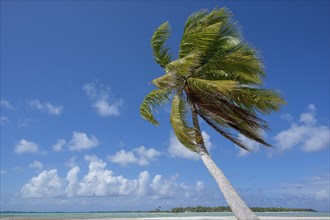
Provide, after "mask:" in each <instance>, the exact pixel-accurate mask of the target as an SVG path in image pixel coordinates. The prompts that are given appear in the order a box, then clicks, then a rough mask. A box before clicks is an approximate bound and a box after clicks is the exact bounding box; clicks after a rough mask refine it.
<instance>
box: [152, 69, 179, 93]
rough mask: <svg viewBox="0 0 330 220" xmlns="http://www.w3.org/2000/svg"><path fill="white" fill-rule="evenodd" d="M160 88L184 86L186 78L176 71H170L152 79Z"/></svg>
mask: <svg viewBox="0 0 330 220" xmlns="http://www.w3.org/2000/svg"><path fill="white" fill-rule="evenodd" d="M152 83H153V84H154V85H156V86H157V87H158V88H159V89H163V90H167V91H171V90H179V89H182V88H183V87H184V83H185V82H184V78H183V77H181V76H180V75H178V74H175V73H174V72H168V73H166V74H164V75H162V76H161V77H158V78H156V79H154V80H153V81H152Z"/></svg>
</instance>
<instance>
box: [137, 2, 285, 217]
mask: <svg viewBox="0 0 330 220" xmlns="http://www.w3.org/2000/svg"><path fill="white" fill-rule="evenodd" d="M169 34H170V26H169V23H168V22H165V23H163V24H162V25H160V26H159V27H158V28H157V29H156V31H155V32H154V34H153V36H152V39H151V45H152V48H153V56H154V58H155V61H156V62H157V63H158V64H159V65H160V66H161V67H162V68H163V69H164V72H165V73H164V75H162V76H161V77H159V78H156V79H154V80H153V81H152V83H153V84H154V85H155V86H156V87H157V89H155V90H153V91H151V92H150V93H149V94H148V95H147V96H146V97H145V98H144V100H143V103H142V105H141V108H140V114H141V116H142V117H143V118H144V119H146V120H148V121H150V122H151V123H152V124H155V125H158V121H157V120H156V119H155V118H154V116H153V113H154V112H156V111H157V108H158V107H159V106H162V105H163V104H164V103H166V102H167V101H170V100H171V101H172V107H171V116H170V122H171V125H172V127H173V129H174V133H175V135H176V137H177V138H178V140H179V141H180V142H181V143H182V144H183V145H184V146H185V147H186V148H188V149H189V150H191V151H193V152H196V153H198V154H199V155H200V157H201V159H202V161H203V162H204V164H205V166H206V168H207V169H208V171H209V172H210V173H211V175H212V176H213V177H214V179H215V181H216V182H217V184H218V186H219V188H220V189H221V191H222V192H223V194H224V197H225V199H226V201H227V202H228V204H229V206H230V207H231V209H232V211H233V212H234V214H235V216H236V218H237V219H242V220H248V219H258V217H257V216H256V215H255V214H254V213H253V212H252V211H251V210H250V209H249V208H248V207H247V205H246V204H245V202H244V201H243V200H242V199H241V198H240V196H239V195H238V193H237V192H236V191H235V190H234V188H233V187H232V185H231V184H230V183H229V181H228V180H227V178H226V177H225V176H224V174H223V172H222V171H221V170H220V169H219V168H218V166H217V165H216V164H215V163H214V161H213V160H212V158H211V156H210V154H209V153H208V151H207V149H206V147H205V144H204V140H203V137H202V135H201V129H200V126H199V120H200V118H201V119H203V120H204V121H205V122H206V123H207V124H209V125H210V126H211V127H212V128H214V129H215V130H216V131H217V132H218V133H219V134H221V135H222V136H224V137H225V138H227V139H229V140H230V141H232V142H233V143H235V144H236V145H238V146H239V147H241V148H243V149H245V150H250V148H249V146H247V145H246V144H245V143H243V142H242V141H241V140H240V139H239V138H238V136H237V133H241V134H242V135H244V136H246V137H248V138H250V139H252V140H254V141H256V142H258V143H260V144H263V145H265V146H270V144H268V143H267V142H266V141H265V140H264V139H263V137H262V135H261V134H260V133H261V131H262V130H266V129H267V128H268V126H267V123H266V122H265V121H264V120H262V119H261V118H259V117H258V115H257V114H258V113H271V112H273V111H277V110H279V108H280V106H281V104H284V101H283V100H282V98H281V97H280V95H279V93H278V92H276V91H273V90H268V89H265V88H262V86H263V81H262V80H263V77H264V76H265V72H264V68H263V64H262V61H261V59H260V57H259V56H258V55H257V52H256V50H255V49H254V48H252V47H251V46H250V45H249V44H248V43H246V42H245V41H244V40H243V39H242V37H241V35H240V33H239V31H238V30H237V27H236V25H235V23H234V22H233V21H232V15H231V13H230V12H229V11H228V9H226V8H216V9H214V10H212V11H211V12H208V11H207V10H201V11H198V12H195V13H193V14H192V15H191V16H189V18H188V19H187V21H186V23H185V26H184V31H183V36H182V38H181V42H180V49H179V53H178V58H177V59H176V60H172V56H171V54H170V53H169V48H168V47H166V45H165V43H166V40H167V39H168V37H169ZM233 131H234V132H233ZM235 131H236V132H235Z"/></svg>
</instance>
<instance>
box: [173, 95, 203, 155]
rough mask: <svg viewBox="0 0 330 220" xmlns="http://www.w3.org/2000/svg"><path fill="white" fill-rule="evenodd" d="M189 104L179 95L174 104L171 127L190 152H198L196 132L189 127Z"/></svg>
mask: <svg viewBox="0 0 330 220" xmlns="http://www.w3.org/2000/svg"><path fill="white" fill-rule="evenodd" d="M187 105H188V104H187V102H186V101H184V100H183V99H181V97H180V95H179V94H177V95H176V96H175V97H174V99H173V102H172V108H171V119H170V122H171V125H172V127H173V129H174V133H175V135H176V137H177V138H178V140H179V141H180V142H181V143H182V144H183V145H184V146H185V147H186V148H187V149H189V150H191V151H194V152H196V151H197V149H196V142H195V139H196V136H195V130H194V129H193V128H192V127H190V126H188V122H187V120H186V115H187V114H188V109H189V108H188V106H187Z"/></svg>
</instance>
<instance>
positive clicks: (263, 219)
mask: <svg viewBox="0 0 330 220" xmlns="http://www.w3.org/2000/svg"><path fill="white" fill-rule="evenodd" d="M259 218H260V220H330V217H277V216H259ZM0 219H1V220H32V219H31V218H29V219H25V218H24V219H23V218H6V217H5V218H0ZM33 220H35V219H33ZM38 220H51V219H39V218H38ZM53 220H54V219H53ZM61 220H236V218H235V217H231V216H226V217H213V216H212V217H210V216H196V217H157V218H98V219H68V218H63V219H62V218H61Z"/></svg>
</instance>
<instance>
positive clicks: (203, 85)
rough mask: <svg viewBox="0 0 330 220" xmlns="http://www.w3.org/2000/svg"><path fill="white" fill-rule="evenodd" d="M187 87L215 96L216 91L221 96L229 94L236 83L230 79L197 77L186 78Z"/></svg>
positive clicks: (235, 87)
mask: <svg viewBox="0 0 330 220" xmlns="http://www.w3.org/2000/svg"><path fill="white" fill-rule="evenodd" d="M187 84H188V86H189V88H191V89H193V90H194V91H195V92H200V93H205V94H209V95H208V96H210V95H212V96H215V95H217V94H218V93H219V94H221V96H223V95H226V94H229V93H230V92H231V91H233V90H235V89H237V88H238V86H239V85H238V83H237V82H236V81H232V80H218V81H212V80H205V79H197V78H189V79H188V80H187Z"/></svg>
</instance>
